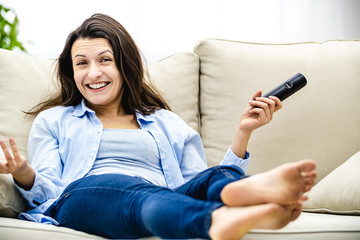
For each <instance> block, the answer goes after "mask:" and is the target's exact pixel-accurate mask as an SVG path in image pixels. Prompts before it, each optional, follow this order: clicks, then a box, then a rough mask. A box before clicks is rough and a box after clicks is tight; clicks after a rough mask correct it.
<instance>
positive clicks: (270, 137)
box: [0, 39, 360, 240]
mask: <svg viewBox="0 0 360 240" xmlns="http://www.w3.org/2000/svg"><path fill="white" fill-rule="evenodd" d="M53 68H54V65H53V61H52V60H41V59H37V58H34V57H31V56H27V55H24V54H21V53H15V52H10V51H6V50H0V92H1V94H0V103H1V104H0V138H1V139H6V138H7V137H8V136H12V137H14V138H15V140H16V141H17V142H18V144H19V149H20V151H21V153H22V154H24V155H26V142H27V136H28V132H29V128H30V126H31V122H32V118H31V117H25V115H24V114H23V113H22V112H21V110H29V109H30V108H31V107H32V106H34V105H35V104H36V103H37V102H38V101H40V100H41V99H42V98H44V97H45V96H46V95H47V94H51V92H53V91H54V84H53V82H52V81H51V79H52V71H53ZM149 72H150V76H151V78H152V80H153V81H154V82H155V84H156V85H157V86H158V88H159V89H160V90H161V91H162V92H163V94H164V96H165V98H166V99H167V100H168V102H169V104H170V106H171V107H172V108H173V110H174V111H175V112H176V113H178V114H179V115H180V116H181V117H182V118H183V119H184V120H185V121H187V122H188V123H189V125H190V126H191V127H193V128H194V129H195V130H197V131H198V132H199V133H200V134H201V136H202V139H203V143H204V146H205V149H206V154H207V158H208V162H209V165H210V166H211V165H215V164H217V163H218V162H219V161H220V160H221V159H222V157H223V155H224V153H225V151H226V150H227V148H228V146H229V145H230V143H231V140H232V138H233V133H234V129H235V127H236V125H237V123H238V121H239V117H240V114H241V113H242V111H243V109H244V108H245V107H246V105H247V101H248V100H249V99H250V98H251V96H252V95H253V93H254V92H255V91H256V90H258V89H262V90H263V91H268V90H270V89H271V88H273V87H274V86H276V85H278V84H279V83H281V82H282V81H284V80H286V79H287V78H289V77H290V76H292V75H293V74H295V73H298V72H301V73H303V74H304V75H305V76H306V78H307V79H308V84H307V86H306V87H305V88H304V89H302V90H301V91H299V92H298V93H296V94H295V95H294V96H292V97H290V98H288V99H286V100H285V101H284V108H283V109H282V110H281V111H279V112H278V113H277V114H276V116H275V118H274V120H273V122H272V123H271V124H269V125H267V126H265V127H263V128H261V129H259V130H257V131H256V132H255V133H254V134H253V137H252V139H251V141H250V143H249V151H250V152H251V154H252V155H251V163H250V167H249V170H248V174H256V173H258V172H262V171H265V170H268V169H270V168H273V167H275V166H277V165H279V164H282V163H285V162H291V161H296V160H299V159H303V158H311V159H314V160H315V161H316V162H317V166H318V183H317V185H316V186H315V187H314V188H313V190H312V191H311V192H310V193H309V196H310V200H309V201H308V202H306V203H305V205H304V212H303V213H302V214H301V216H300V217H299V218H298V219H297V220H296V221H295V222H292V223H290V224H289V225H288V226H286V227H285V228H283V229H281V230H276V231H268V230H256V231H255V230H254V231H251V232H249V233H248V234H247V235H246V236H245V237H244V238H243V239H248V240H249V239H257V240H259V239H266V240H269V239H293V240H294V239H326V240H330V239H343V240H344V239H360V216H359V215H360V174H359V170H360V152H359V151H360V104H359V92H360V41H338V40H336V41H327V42H323V43H315V42H312V43H297V44H282V45H272V44H256V43H244V42H234V41H227V40H216V39H207V40H203V41H200V42H199V43H197V44H196V46H195V49H194V52H193V53H190V52H182V53H177V54H175V55H172V56H170V57H168V58H166V59H163V60H161V61H159V62H157V63H155V64H153V65H152V66H150V67H149ZM0 178H1V181H0V216H1V218H0V239H7V240H13V239H36V240H39V239H97V238H99V237H97V236H93V235H88V234H85V233H82V232H78V231H74V230H71V229H67V228H63V227H56V226H51V225H44V224H38V223H32V222H27V221H23V220H18V219H15V218H16V216H17V214H18V213H19V212H21V211H24V210H26V209H27V205H26V203H25V202H24V200H23V199H22V198H21V196H20V195H19V194H18V193H17V191H16V188H15V187H14V184H13V181H12V178H11V176H8V175H0Z"/></svg>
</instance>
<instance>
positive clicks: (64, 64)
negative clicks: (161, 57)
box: [27, 13, 170, 115]
mask: <svg viewBox="0 0 360 240" xmlns="http://www.w3.org/2000/svg"><path fill="white" fill-rule="evenodd" d="M79 38H83V39H85V38H89V39H94V38H104V39H106V40H107V41H108V42H109V44H110V46H111V47H112V49H113V52H114V57H115V63H116V66H117V68H118V70H119V71H120V75H121V77H122V79H123V81H124V83H123V97H122V107H123V108H124V110H125V112H126V113H128V114H135V112H136V111H139V112H141V113H142V114H144V115H148V114H151V113H153V112H154V111H155V110H156V109H168V110H170V108H169V106H168V104H167V103H166V101H165V100H164V99H163V98H162V97H161V95H160V94H159V92H158V91H157V90H156V89H155V88H154V86H151V85H150V83H149V82H147V81H145V71H144V67H143V62H142V58H141V54H140V51H139V49H138V47H137V46H136V44H135V42H134V40H133V39H132V37H131V36H130V34H129V33H128V32H127V31H126V29H125V28H124V27H123V26H122V25H121V24H120V23H119V22H117V21H116V20H115V19H113V18H112V17H110V16H107V15H105V14H99V13H97V14H94V15H92V16H91V17H90V18H88V19H86V20H85V21H84V22H83V24H82V25H81V26H80V27H78V28H77V29H76V30H75V31H73V32H72V33H70V35H69V36H68V38H67V41H66V44H65V47H64V49H63V51H62V53H61V54H60V56H59V58H58V60H57V79H58V82H59V86H60V91H59V92H58V93H57V94H56V95H55V96H53V97H51V98H50V99H48V100H46V101H44V102H41V103H39V104H38V105H36V106H35V107H34V108H33V109H31V110H30V111H29V112H27V113H28V114H31V115H37V114H38V113H40V112H41V111H43V110H46V109H48V108H51V107H55V106H76V105H78V104H79V103H80V102H81V100H82V99H83V96H82V94H81V93H80V91H79V90H78V88H77V87H76V84H75V80H74V71H73V65H72V58H71V48H72V46H73V44H74V42H75V41H76V40H77V39H79Z"/></svg>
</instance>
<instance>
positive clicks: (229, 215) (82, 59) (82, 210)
mask: <svg viewBox="0 0 360 240" xmlns="http://www.w3.org/2000/svg"><path fill="white" fill-rule="evenodd" d="M58 79H59V81H60V92H59V93H58V95H57V96H55V97H54V98H52V99H50V100H48V101H45V102H43V103H41V104H40V105H38V106H37V108H36V109H35V110H34V111H32V112H31V113H33V114H37V116H36V118H35V120H34V122H33V125H32V128H31V131H30V135H29V140H28V142H29V144H28V152H29V154H28V156H29V159H30V162H31V165H30V164H28V163H27V161H26V158H25V157H23V156H21V155H20V153H19V151H18V150H17V146H16V143H15V141H14V139H12V138H10V139H9V142H10V145H11V152H12V153H11V152H10V150H9V149H8V148H7V145H6V144H5V142H4V141H3V140H0V145H1V148H2V149H3V151H4V155H5V157H2V158H0V173H11V174H12V176H13V178H14V179H15V181H16V184H17V185H18V189H19V191H20V192H21V193H22V194H23V196H24V198H26V200H27V201H28V202H29V204H30V206H31V207H32V209H31V210H29V211H28V212H26V213H21V214H20V217H21V218H22V219H27V220H31V221H36V222H41V223H52V224H56V225H61V226H66V227H70V228H73V229H77V230H81V231H85V232H88V233H93V234H97V235H101V236H104V237H107V238H142V237H148V236H152V235H156V236H159V237H161V238H215V239H238V238H240V237H241V236H243V235H244V234H245V233H246V232H247V231H248V230H250V229H252V228H269V229H274V228H281V227H283V226H285V225H286V224H288V223H289V222H290V221H293V220H295V219H296V218H297V217H298V216H299V215H300V213H301V205H302V201H304V200H306V197H304V196H302V193H304V192H307V191H309V190H310V189H311V187H312V186H313V184H314V182H315V180H314V179H315V177H316V172H315V164H314V162H313V161H311V160H303V161H298V162H295V163H291V164H290V163H289V164H285V165H283V166H280V167H278V168H275V169H273V170H271V171H268V172H266V173H263V174H258V175H257V176H253V177H246V176H245V173H244V171H245V170H246V166H247V165H248V161H249V156H250V154H249V153H248V152H247V151H246V148H247V143H248V141H249V138H250V135H251V133H252V132H253V131H254V130H255V129H257V128H259V127H261V126H263V125H265V124H267V123H269V122H270V121H271V119H272V117H273V114H274V113H275V112H276V111H277V110H279V109H280V108H281V107H282V103H281V101H280V100H279V99H278V98H277V97H273V96H270V97H269V98H267V97H261V91H258V92H256V93H255V94H254V96H253V98H252V100H251V101H249V104H248V106H247V107H246V109H245V111H244V113H243V114H242V116H241V119H240V122H239V126H238V128H237V129H236V132H235V138H234V140H233V143H232V145H231V147H229V150H228V152H227V153H226V155H225V157H224V159H223V161H222V162H221V165H220V166H216V167H212V168H209V169H208V168H207V164H206V159H205V153H204V147H203V145H202V142H201V138H200V135H199V134H198V133H197V132H196V131H195V130H193V129H192V128H191V127H190V126H189V125H187V124H186V123H185V122H184V121H183V120H182V119H181V118H180V117H179V116H177V115H176V114H175V113H173V112H171V111H169V108H168V106H167V104H166V102H165V101H164V100H163V99H162V97H161V96H160V95H159V94H158V93H157V91H156V90H155V89H154V88H152V87H150V86H149V85H148V84H147V83H146V82H145V77H144V69H143V65H142V61H141V57H140V54H139V51H138V49H137V47H136V45H135V43H134V41H133V40H132V38H131V37H130V35H129V34H128V33H127V32H126V30H125V29H124V28H123V26H122V25H121V24H120V23H118V22H117V21H116V20H115V19H113V18H111V17H110V16H107V15H104V14H95V15H92V16H91V17H90V18H88V19H86V20H85V21H84V22H83V24H82V25H81V26H80V27H78V28H77V29H76V30H75V31H73V32H72V33H71V34H70V36H69V37H68V40H67V42H66V44H65V47H64V50H63V52H62V53H61V55H60V57H59V59H58ZM244 192H245V193H246V194H243V193H244ZM259 193H260V194H259ZM169 223H170V224H169Z"/></svg>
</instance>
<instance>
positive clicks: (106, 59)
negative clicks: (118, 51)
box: [101, 58, 112, 62]
mask: <svg viewBox="0 0 360 240" xmlns="http://www.w3.org/2000/svg"><path fill="white" fill-rule="evenodd" d="M111 61H112V59H111V58H103V59H101V62H111Z"/></svg>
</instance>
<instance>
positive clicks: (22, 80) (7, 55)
mask: <svg viewBox="0 0 360 240" xmlns="http://www.w3.org/2000/svg"><path fill="white" fill-rule="evenodd" d="M54 67H55V64H54V61H53V60H43V59H39V58H35V57H32V56H29V55H26V54H23V53H18V52H14V51H8V50H4V49H0V92H1V94H0V102H1V104H0V139H3V140H7V139H8V138H9V137H13V138H14V139H15V141H16V143H17V147H18V149H19V151H20V153H21V154H23V155H24V156H26V155H27V138H28V135H29V131H30V128H31V124H32V121H33V117H32V116H30V115H26V114H25V113H23V112H22V111H29V110H30V109H31V108H33V107H34V106H35V105H36V104H38V103H39V102H40V101H41V100H44V98H45V97H46V96H47V95H48V94H51V93H52V92H53V91H54V89H55V88H54V86H55V85H54V84H53V82H52V77H53V76H54V74H53V70H54Z"/></svg>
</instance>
